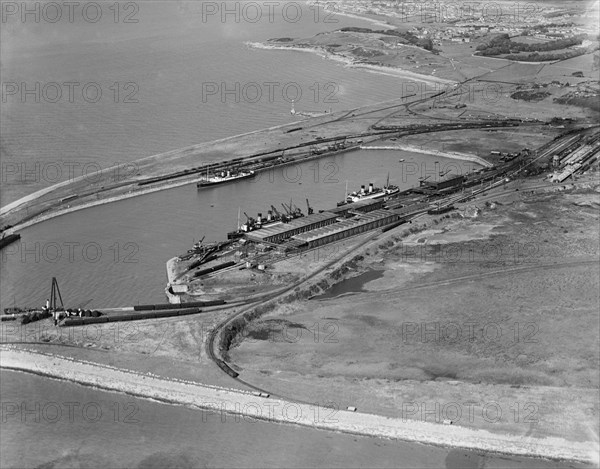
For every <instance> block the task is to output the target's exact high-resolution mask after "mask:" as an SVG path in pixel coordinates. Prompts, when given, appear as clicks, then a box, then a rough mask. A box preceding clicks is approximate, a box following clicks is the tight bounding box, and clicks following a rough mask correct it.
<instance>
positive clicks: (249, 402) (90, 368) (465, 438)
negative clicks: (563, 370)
mask: <svg viewBox="0 0 600 469" xmlns="http://www.w3.org/2000/svg"><path fill="white" fill-rule="evenodd" d="M0 366H1V367H4V368H7V369H15V370H21V371H29V372H32V373H37V374H41V375H46V376H50V377H54V378H58V379H64V380H68V381H73V382H76V383H80V384H84V385H88V386H94V387H97V388H99V389H104V390H109V391H116V392H123V393H127V394H130V395H134V396H138V397H141V398H148V399H154V400H159V401H162V402H167V403H171V404H178V405H189V406H193V407H197V408H201V409H210V410H213V411H221V412H227V413H234V414H241V415H242V416H244V418H246V419H251V418H253V419H260V420H266V421H270V422H277V423H288V424H297V425H303V426H308V427H313V428H320V429H323V430H332V431H340V432H345V433H353V434H359V435H365V436H373V437H380V438H390V439H397V440H403V441H413V442H420V443H427V444H433V445H439V446H446V447H454V448H462V449H470V450H478V451H487V452H495V453H504V454H511V455H517V456H533V457H544V458H556V459H564V460H574V461H582V462H588V463H589V462H597V456H596V455H597V446H598V444H597V443H593V442H573V441H566V440H565V439H563V438H556V437H547V438H543V439H542V438H532V437H526V436H524V435H510V434H508V435H501V434H494V433H491V432H489V431H486V430H472V429H468V428H464V427H460V426H454V425H452V426H448V425H439V424H434V423H429V422H419V421H413V420H403V419H399V418H390V417H384V416H381V415H373V414H364V413H359V412H352V411H344V410H340V411H337V412H332V411H331V409H328V408H322V409H319V408H318V407H317V409H315V406H312V405H307V404H300V403H296V402H288V401H283V400H279V399H272V398H264V397H260V396H256V395H253V394H249V393H248V392H243V391H240V390H234V389H227V388H220V387H217V386H209V385H204V384H199V383H194V382H191V381H184V380H175V379H166V378H162V377H160V376H157V375H154V374H152V373H138V372H134V371H130V370H123V369H118V368H115V367H111V366H106V365H100V364H96V363H92V362H85V361H82V360H75V359H72V358H70V359H68V358H65V357H61V356H56V355H51V354H42V353H38V352H31V351H24V350H17V349H14V348H11V347H3V348H2V354H1V356H0Z"/></svg>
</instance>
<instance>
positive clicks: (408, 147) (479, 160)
mask: <svg viewBox="0 0 600 469" xmlns="http://www.w3.org/2000/svg"><path fill="white" fill-rule="evenodd" d="M360 149H361V150H396V151H407V152H411V153H421V154H424V155H434V156H440V157H443V158H449V159H451V160H462V161H471V162H472V163H477V164H479V165H481V166H483V167H486V168H491V167H492V166H494V165H493V164H492V163H490V162H489V161H487V160H486V159H485V158H482V157H480V156H477V155H468V154H466V153H456V152H454V153H448V152H444V151H440V150H427V149H423V148H418V147H415V146H412V145H390V146H368V145H361V146H360Z"/></svg>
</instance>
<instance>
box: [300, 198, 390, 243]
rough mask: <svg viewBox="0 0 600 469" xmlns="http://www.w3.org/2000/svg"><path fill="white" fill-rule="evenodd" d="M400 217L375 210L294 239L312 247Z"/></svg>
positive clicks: (388, 222) (362, 231)
mask: <svg viewBox="0 0 600 469" xmlns="http://www.w3.org/2000/svg"><path fill="white" fill-rule="evenodd" d="M351 205H354V204H351ZM399 219H400V215H398V214H397V213H394V212H389V211H387V210H374V211H372V212H369V213H365V214H362V215H360V216H358V217H356V218H352V219H349V220H343V221H341V222H339V223H335V224H332V225H330V226H324V227H322V228H318V229H315V230H312V231H310V232H308V233H301V234H297V235H294V236H293V239H294V240H295V241H298V242H300V243H301V244H300V245H301V246H302V247H305V248H309V249H310V248H313V247H317V246H323V245H324V244H328V243H333V242H334V241H339V240H340V239H344V238H348V237H350V236H354V235H357V234H360V233H364V232H365V231H369V230H374V229H376V228H380V227H382V226H385V225H388V224H390V223H393V222H395V221H398V220H399Z"/></svg>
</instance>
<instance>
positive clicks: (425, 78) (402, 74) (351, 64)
mask: <svg viewBox="0 0 600 469" xmlns="http://www.w3.org/2000/svg"><path fill="white" fill-rule="evenodd" d="M244 44H246V46H248V47H249V48H252V49H259V50H287V51H296V52H308V53H311V54H316V55H318V56H319V57H321V58H323V59H326V60H332V61H334V62H338V63H341V64H343V65H344V66H345V67H348V68H356V69H362V70H366V71H369V72H372V73H380V74H383V75H388V76H394V77H399V78H410V79H414V80H416V81H422V82H424V83H429V84H432V83H433V84H443V85H454V84H456V83H457V82H456V81H454V80H448V79H445V78H438V77H435V76H432V75H421V74H419V73H415V72H411V71H408V70H403V69H401V68H397V67H386V66H383V65H372V64H365V63H361V62H357V61H356V60H355V59H351V58H349V57H345V56H342V55H338V54H334V53H332V52H329V51H327V50H325V49H323V48H322V47H298V46H284V45H275V44H265V43H262V42H252V41H246V42H245V43H244Z"/></svg>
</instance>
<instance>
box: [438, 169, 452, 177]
mask: <svg viewBox="0 0 600 469" xmlns="http://www.w3.org/2000/svg"><path fill="white" fill-rule="evenodd" d="M449 172H451V171H450V170H447V171H446V172H443V171H440V177H441V178H443V177H444V176H445V175H446V174H448V173H449Z"/></svg>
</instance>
